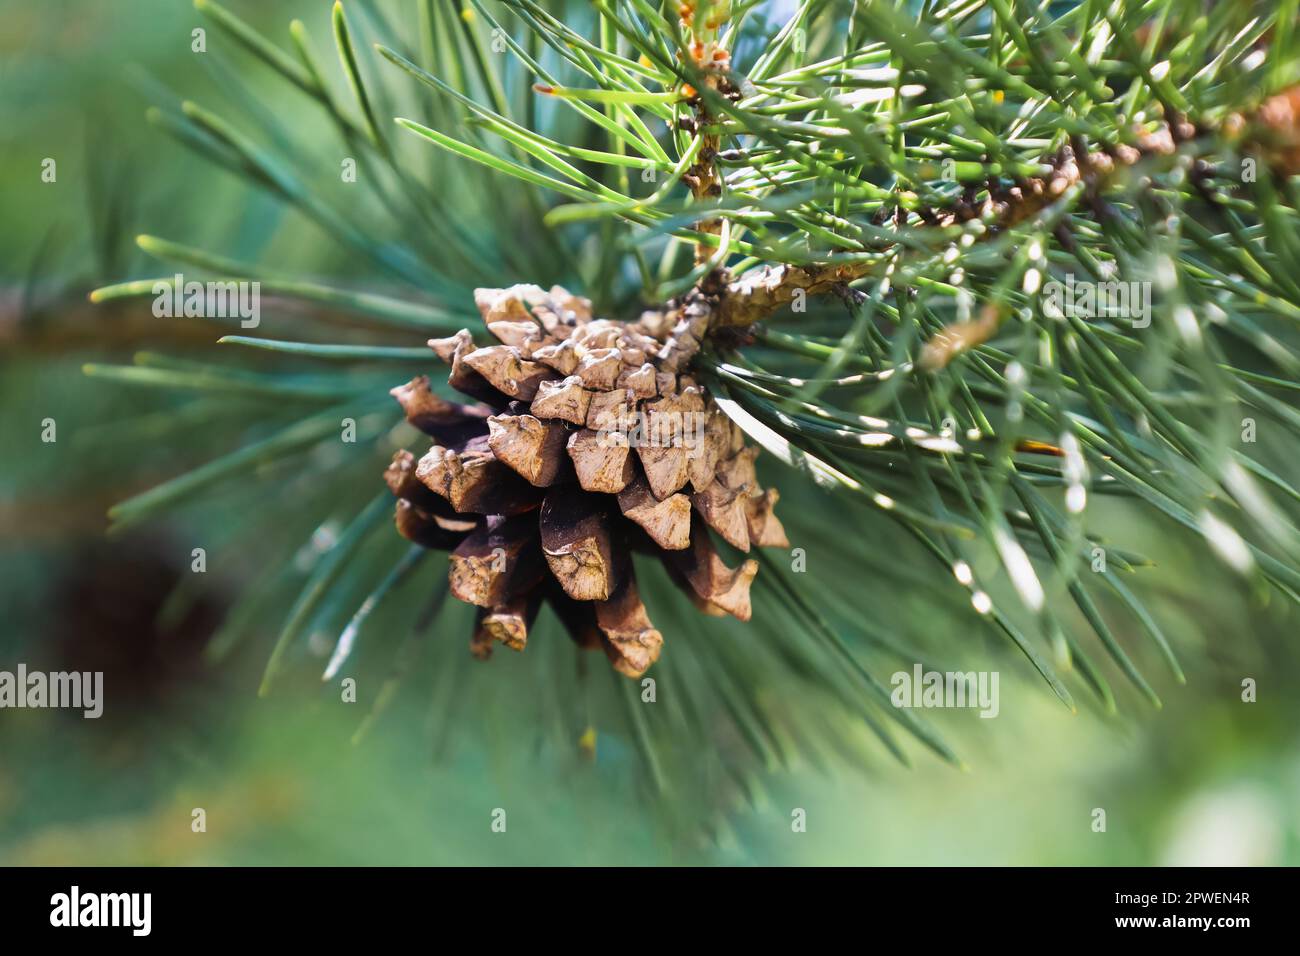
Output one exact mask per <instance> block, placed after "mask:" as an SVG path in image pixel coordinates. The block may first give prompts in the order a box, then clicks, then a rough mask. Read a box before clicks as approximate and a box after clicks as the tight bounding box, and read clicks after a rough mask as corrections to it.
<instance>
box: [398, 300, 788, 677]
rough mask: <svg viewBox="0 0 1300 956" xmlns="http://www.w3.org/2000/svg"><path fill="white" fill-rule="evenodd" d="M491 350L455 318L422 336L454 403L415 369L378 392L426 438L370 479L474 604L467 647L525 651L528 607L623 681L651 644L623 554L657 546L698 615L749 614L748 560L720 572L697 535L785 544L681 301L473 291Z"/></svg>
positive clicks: (751, 571) (691, 307) (770, 494)
mask: <svg viewBox="0 0 1300 956" xmlns="http://www.w3.org/2000/svg"><path fill="white" fill-rule="evenodd" d="M475 301H476V304H477V305H478V308H479V311H480V312H481V313H482V315H483V321H484V322H485V323H486V325H487V328H488V330H489V331H490V332H491V333H492V335H493V336H495V338H496V339H497V340H498V341H499V342H500V343H501V344H499V345H492V346H488V347H484V348H477V347H475V345H474V343H473V340H472V337H471V335H470V333H469V331H468V330H467V329H462V330H461V331H460V332H458V333H456V334H455V335H453V336H451V337H450V338H446V339H433V340H430V342H429V345H430V347H431V348H432V349H433V350H434V351H435V352H436V353H437V354H438V356H439V357H440V358H441V359H442V360H443V361H444V362H446V363H447V364H448V365H450V366H451V376H450V378H449V382H450V384H451V385H452V386H453V387H454V388H455V389H456V390H457V391H459V392H462V393H464V394H466V395H468V396H471V397H472V398H474V399H476V400H477V401H475V402H474V403H471V404H459V403H457V402H451V401H448V400H446V399H443V398H440V397H438V396H437V395H435V394H434V393H433V392H432V391H430V389H429V380H428V378H427V377H425V376H419V377H417V378H415V379H412V380H411V381H410V382H408V383H407V384H406V385H402V386H400V387H398V388H395V389H393V391H392V394H393V396H394V397H395V398H396V399H397V401H398V402H399V403H400V404H401V406H402V409H403V411H405V413H406V418H407V421H409V422H410V423H411V424H412V425H414V426H415V427H416V428H418V429H419V430H420V431H422V432H424V433H425V434H427V435H429V436H430V437H431V438H432V439H433V441H434V444H433V446H432V447H431V448H430V449H429V451H428V452H427V453H426V454H425V455H424V456H423V457H422V458H420V459H419V460H417V459H416V458H415V456H414V455H413V454H412V453H411V452H409V451H400V452H398V453H397V455H395V456H394V458H393V462H392V464H391V465H389V467H388V470H387V471H386V472H385V475H384V477H385V479H386V480H387V482H388V486H389V487H390V488H391V489H392V491H393V493H394V494H395V495H396V496H397V498H398V501H397V514H396V523H397V530H398V531H399V532H400V533H401V534H402V535H403V536H404V537H406V538H408V539H409V540H411V541H414V542H415V543H417V544H420V545H423V546H425V547H428V548H437V549H441V550H447V551H450V552H451V553H450V563H451V570H450V588H451V593H452V594H453V595H455V596H456V597H457V598H459V599H460V600H462V601H465V602H466V603H469V604H473V605H476V606H477V607H478V608H479V609H480V610H479V615H478V623H477V626H476V628H475V633H474V635H473V638H472V640H471V642H470V649H471V651H472V652H473V653H474V654H475V655H476V656H479V657H487V656H489V655H490V654H491V652H492V648H493V647H494V645H495V644H496V643H497V642H500V643H502V644H504V645H505V646H507V647H509V648H512V649H514V650H523V649H524V647H525V645H526V644H527V642H528V631H529V628H530V627H531V625H532V623H533V620H534V618H535V616H536V614H537V612H538V609H539V607H540V605H541V603H542V602H543V601H545V602H546V603H548V604H549V605H550V606H551V607H552V609H553V610H554V611H555V613H556V615H557V616H558V617H559V619H560V620H561V621H562V622H563V623H564V625H565V627H566V628H567V629H568V631H569V634H570V635H571V636H572V637H573V639H574V640H575V641H576V642H577V643H578V644H579V645H580V646H583V647H588V648H597V647H599V648H603V649H604V651H605V653H606V654H607V655H608V657H609V659H610V661H611V662H612V663H613V665H614V668H615V669H616V670H618V671H619V672H621V673H623V674H626V675H628V676H629V677H639V676H641V675H642V674H643V673H645V671H646V670H647V669H648V668H649V667H650V665H651V664H653V663H654V662H655V661H656V660H657V659H658V657H659V652H660V649H661V647H662V645H663V637H662V636H661V635H660V633H659V631H657V630H655V628H654V626H653V625H652V624H651V623H650V619H649V617H648V615H647V614H646V609H645V606H644V605H643V604H642V603H641V599H640V597H639V596H638V593H637V586H636V580H635V577H634V575H633V570H632V562H631V560H630V554H631V552H632V551H634V550H640V551H644V552H649V553H654V554H658V555H659V556H660V557H661V558H662V559H663V561H664V564H665V566H666V567H667V568H668V571H669V573H670V575H671V576H672V578H673V579H674V581H676V582H677V584H678V585H679V586H680V587H681V589H682V590H683V591H685V592H686V594H687V595H688V596H690V598H691V599H692V600H693V601H694V603H695V604H696V605H697V606H698V607H700V609H701V610H703V611H704V612H705V613H708V614H714V615H723V614H731V615H733V616H735V617H737V618H739V619H740V620H742V621H743V620H748V619H749V616H750V603H749V587H750V582H751V581H752V580H753V578H754V575H755V573H756V572H757V570H758V564H757V562H755V561H753V560H752V559H751V560H746V561H745V562H744V563H743V564H741V565H740V566H739V567H736V568H731V567H728V566H727V565H726V563H725V562H724V561H723V560H722V558H721V557H720V556H719V555H718V553H717V551H716V550H715V549H714V546H713V542H712V540H711V537H710V534H709V529H710V528H711V529H712V530H713V531H715V532H717V534H718V535H720V536H721V537H722V538H723V539H724V540H725V541H727V542H729V543H730V544H732V545H734V546H735V547H736V548H738V549H740V550H742V551H749V549H750V547H751V546H753V545H761V546H773V547H788V546H789V543H788V542H787V541H786V537H785V531H784V530H783V529H782V527H781V523H780V521H779V520H778V519H777V517H776V515H775V513H774V511H773V508H774V506H775V504H776V502H777V492H776V491H775V490H767V491H764V490H763V489H761V488H760V487H759V485H758V481H757V478H756V475H755V471H754V459H755V458H756V457H757V455H758V450H757V449H755V448H749V447H746V445H745V442H744V435H743V433H742V432H741V431H740V429H739V428H737V427H736V426H735V425H734V424H732V422H731V421H730V420H729V419H728V418H727V417H726V416H725V415H724V414H723V413H722V412H721V411H720V410H719V409H718V407H717V406H716V405H715V404H714V402H713V400H712V399H711V398H709V396H708V394H707V393H706V392H705V390H704V389H703V388H702V387H701V386H700V385H698V384H697V383H696V382H695V381H694V380H693V379H692V378H691V377H690V375H689V374H687V373H686V371H685V370H686V368H687V367H688V365H689V363H690V360H691V358H692V357H693V356H694V355H695V353H696V352H697V351H698V350H699V346H700V339H701V337H702V336H703V335H704V333H705V331H706V329H707V326H708V317H709V308H708V305H707V303H703V302H700V301H698V300H696V301H691V300H687V302H686V303H684V304H681V305H678V306H676V307H675V308H672V309H670V310H668V311H667V312H664V313H657V312H650V313H646V314H645V315H643V316H642V318H641V319H640V320H639V321H636V322H630V323H623V322H613V321H608V320H604V319H592V317H591V303H590V302H588V301H587V300H586V299H582V298H578V297H576V296H573V295H570V294H569V293H568V292H566V291H565V290H564V289H562V288H560V287H558V286H556V287H555V288H552V289H551V290H550V291H549V292H546V291H544V290H543V289H541V288H539V287H537V286H532V285H518V286H514V287H512V288H509V289H478V290H476V292H475Z"/></svg>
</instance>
